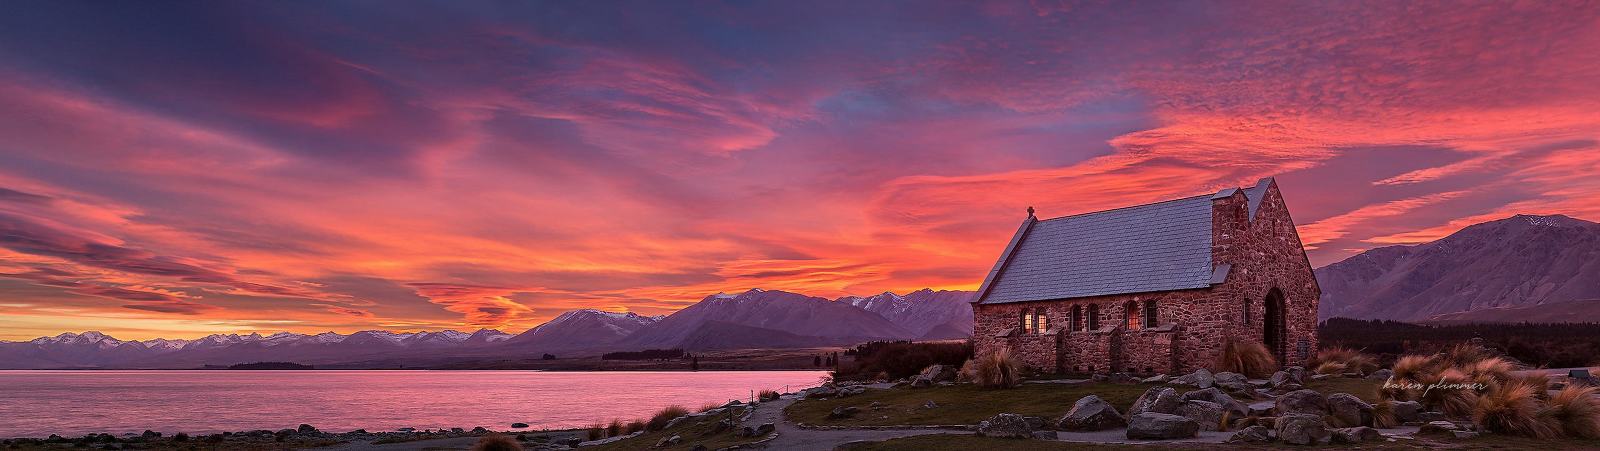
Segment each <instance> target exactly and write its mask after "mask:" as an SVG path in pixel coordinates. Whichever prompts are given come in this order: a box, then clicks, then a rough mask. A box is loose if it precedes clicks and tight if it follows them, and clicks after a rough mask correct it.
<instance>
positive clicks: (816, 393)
mask: <svg viewBox="0 0 1600 451" xmlns="http://www.w3.org/2000/svg"><path fill="white" fill-rule="evenodd" d="M800 394H801V396H800V397H801V398H804V399H820V398H832V397H834V396H835V395H838V394H839V388H838V387H835V386H833V384H827V385H823V386H821V387H814V388H808V389H805V390H803V391H801V392H800Z"/></svg>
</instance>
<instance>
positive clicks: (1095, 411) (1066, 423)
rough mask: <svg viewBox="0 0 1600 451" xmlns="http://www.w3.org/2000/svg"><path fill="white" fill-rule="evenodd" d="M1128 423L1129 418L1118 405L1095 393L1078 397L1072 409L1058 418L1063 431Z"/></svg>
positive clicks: (1120, 425) (1101, 429)
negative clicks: (1121, 411) (1119, 410)
mask: <svg viewBox="0 0 1600 451" xmlns="http://www.w3.org/2000/svg"><path fill="white" fill-rule="evenodd" d="M1127 425H1128V419H1127V418H1125V417H1123V416H1122V413H1120V412H1117V408H1116V407H1113V406H1112V405H1111V403H1108V402H1106V401H1105V400H1103V399H1100V397H1099V396H1095V395H1089V396H1084V397H1082V398H1078V402H1075V403H1073V404H1072V410H1070V411H1067V414H1066V415H1064V416H1062V417H1061V419H1059V420H1056V429H1060V430H1063V431H1080V432H1081V431H1103V430H1106V429H1113V428H1119V427H1123V426H1127Z"/></svg>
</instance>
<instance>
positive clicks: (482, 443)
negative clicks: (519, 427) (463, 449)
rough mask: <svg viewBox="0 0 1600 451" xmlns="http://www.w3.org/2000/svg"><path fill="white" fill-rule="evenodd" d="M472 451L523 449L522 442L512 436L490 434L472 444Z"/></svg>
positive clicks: (520, 450)
mask: <svg viewBox="0 0 1600 451" xmlns="http://www.w3.org/2000/svg"><path fill="white" fill-rule="evenodd" d="M472 451H522V444H520V443H517V440H516V439H513V438H511V437H506V436H504V435H500V434H489V435H485V436H483V438H480V439H478V443H477V444H474V445H472Z"/></svg>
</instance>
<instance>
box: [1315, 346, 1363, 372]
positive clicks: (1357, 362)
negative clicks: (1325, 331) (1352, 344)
mask: <svg viewBox="0 0 1600 451" xmlns="http://www.w3.org/2000/svg"><path fill="white" fill-rule="evenodd" d="M1307 366H1308V367H1310V368H1313V369H1312V371H1313V372H1315V373H1317V374H1343V373H1345V372H1351V371H1353V372H1357V373H1361V374H1371V373H1372V372H1373V371H1377V370H1378V359H1377V358H1375V357H1373V356H1371V355H1367V354H1365V353H1363V352H1361V351H1357V350H1354V349H1350V348H1346V347H1335V348H1328V349H1323V350H1321V351H1317V355H1316V356H1315V357H1313V358H1312V359H1311V361H1310V362H1309V363H1308V364H1307Z"/></svg>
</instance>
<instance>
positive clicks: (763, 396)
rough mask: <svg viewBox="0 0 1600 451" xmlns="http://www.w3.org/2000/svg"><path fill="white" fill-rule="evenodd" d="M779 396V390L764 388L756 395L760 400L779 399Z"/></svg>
mask: <svg viewBox="0 0 1600 451" xmlns="http://www.w3.org/2000/svg"><path fill="white" fill-rule="evenodd" d="M778 396H779V394H778V391H777V390H762V391H761V393H760V394H759V395H756V399H757V400H760V401H761V402H767V401H777V400H778Z"/></svg>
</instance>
